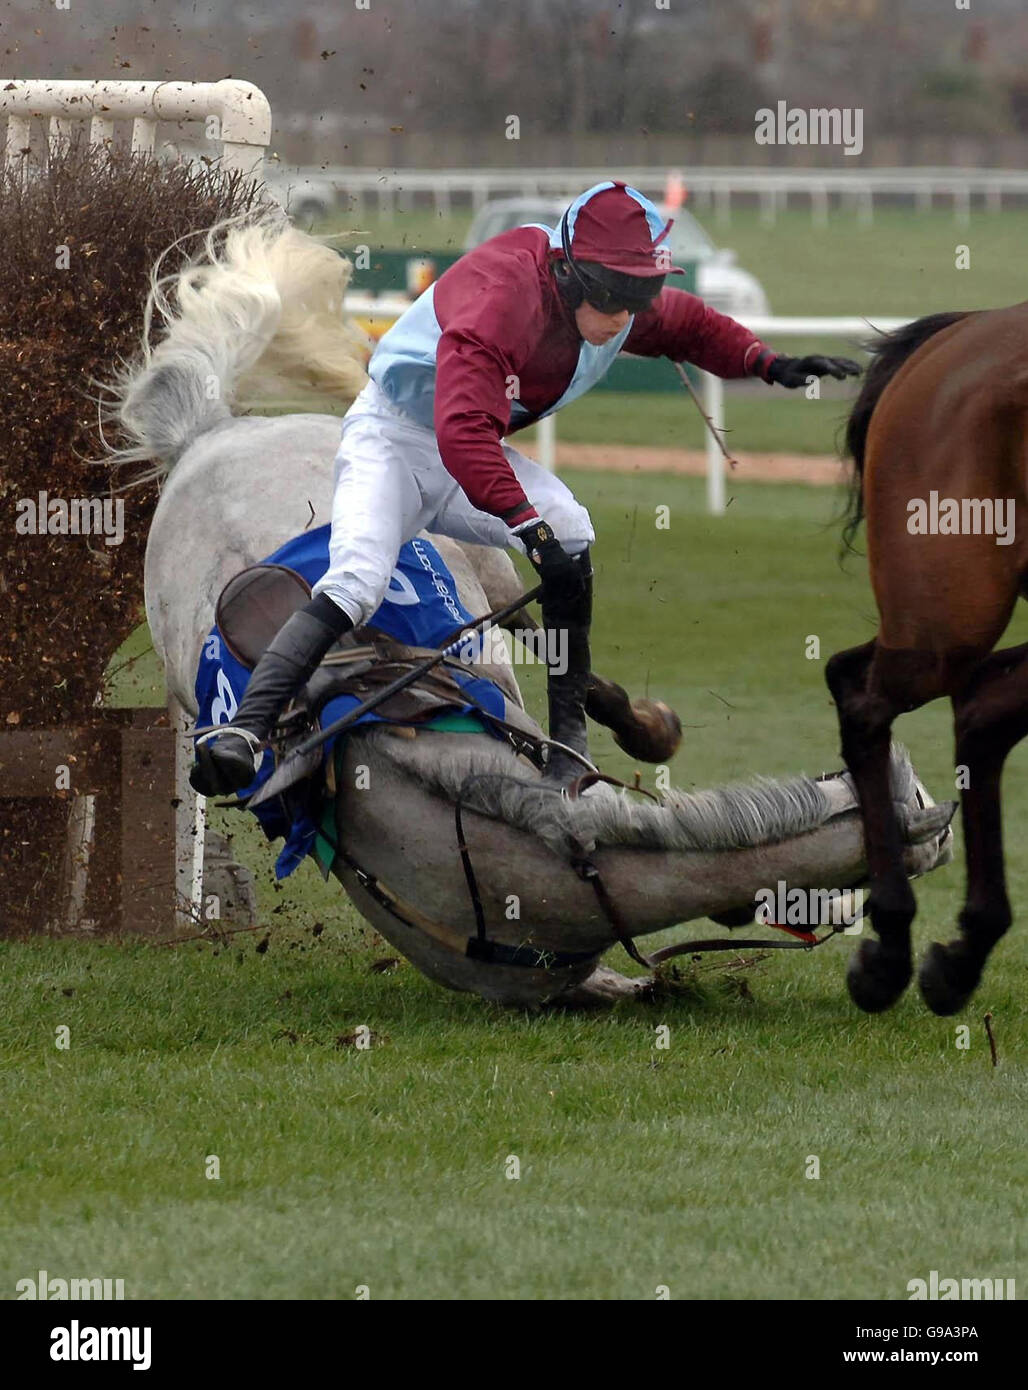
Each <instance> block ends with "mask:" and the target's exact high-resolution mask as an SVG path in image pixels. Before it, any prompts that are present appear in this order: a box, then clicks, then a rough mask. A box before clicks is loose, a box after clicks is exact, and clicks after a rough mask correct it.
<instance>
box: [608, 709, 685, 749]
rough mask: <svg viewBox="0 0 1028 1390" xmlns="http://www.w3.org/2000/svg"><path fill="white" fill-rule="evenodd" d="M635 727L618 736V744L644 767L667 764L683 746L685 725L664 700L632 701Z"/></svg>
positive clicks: (616, 736) (616, 741)
mask: <svg viewBox="0 0 1028 1390" xmlns="http://www.w3.org/2000/svg"><path fill="white" fill-rule="evenodd" d="M632 713H633V714H634V715H635V720H636V723H635V727H633V728H631V729H627V730H625V731H623V732H621V733H618V734H615V736H614V742H615V743H616V744H617V745H618V747H619V748H623V749H624V750H625V752H626V753H627V754H628V755H629V757H632V758H639V759H640V760H641V761H642V762H644V763H666V762H670V760H671V759H672V758H673V757H674V756H675V754H676V753H677V752H678V747H679V744H680V743H681V742H682V721H681V720H680V719H679V717H678V715H677V714H676V713H675V712H674V710H673V709H672V708H671V706H670V705H665V703H664V701H663V700H648V699H646V698H645V697H644V698H643V699H641V700H633V701H632Z"/></svg>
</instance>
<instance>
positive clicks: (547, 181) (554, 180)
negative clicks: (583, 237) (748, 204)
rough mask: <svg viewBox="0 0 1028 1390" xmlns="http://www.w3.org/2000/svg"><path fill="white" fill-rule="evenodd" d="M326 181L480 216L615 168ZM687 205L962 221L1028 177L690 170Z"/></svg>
mask: <svg viewBox="0 0 1028 1390" xmlns="http://www.w3.org/2000/svg"><path fill="white" fill-rule="evenodd" d="M301 172H302V173H304V174H310V175H311V176H312V177H314V176H317V177H319V178H325V179H328V180H329V182H331V183H332V184H333V185H334V186H335V187H336V189H337V192H339V193H343V194H346V195H349V196H353V195H360V196H361V197H368V196H373V197H374V198H375V199H377V202H378V206H379V211H380V212H381V214H382V215H383V216H384V217H386V218H391V217H392V216H393V215H394V214H395V212H396V210H397V207H400V208H401V209H402V208H404V207H405V206H407V205H408V204H409V201H410V199H411V197H412V195H414V194H419V193H420V194H422V195H425V196H429V197H431V198H432V201H433V205H434V207H435V210H436V212H437V213H440V214H443V215H447V216H448V215H449V214H450V212H451V211H452V203H453V199H454V198H455V197H457V196H460V197H461V199H462V200H464V201H468V202H470V204H471V206H472V208H473V209H474V210H475V211H476V212H477V211H478V209H479V208H480V207H482V206H483V204H485V203H486V202H488V201H489V199H490V198H499V197H525V198H531V197H536V196H547V195H548V196H553V197H563V196H565V195H569V194H573V193H578V192H581V191H582V189H584V188H590V187H591V186H592V185H593V184H594V183H600V182H602V181H603V180H604V179H609V178H610V177H611V171H610V168H609V166H608V167H604V168H596V169H589V168H580V169H574V168H570V169H552V168H551V169H520V168H511V169H378V168H374V169H370V168H369V169H354V168H352V167H349V168H348V167H342V166H340V167H335V168H333V167H328V168H322V167H320V166H318V167H317V168H311V169H305V170H302V171H301ZM682 174H683V178H684V181H685V184H686V187H687V189H688V191H689V197H690V205H694V206H698V207H699V208H700V209H701V210H702V209H704V208H709V207H711V206H712V207H713V209H714V213H715V217H716V220H717V221H718V222H720V223H721V224H722V225H725V224H727V223H728V222H729V221H730V220H731V214H732V199H733V198H734V197H737V196H741V195H749V196H751V197H756V198H757V199H758V201H759V204H760V214H761V219H762V220H763V221H764V222H765V223H767V224H769V225H770V224H773V223H774V221H775V219H776V217H777V216H778V213H779V212H780V211H781V210H782V209H783V208H784V207H785V206H786V205H787V202H788V199H789V198H800V199H805V200H806V201H807V203H808V205H809V208H810V215H811V218H812V220H813V221H814V223H815V225H820V224H823V223H824V222H826V221H827V218H828V210H829V204H830V200H831V198H832V197H836V198H840V199H842V200H844V201H845V202H846V203H848V204H850V205H852V206H853V207H854V208H855V209H856V210H857V213H858V216H859V217H860V219H861V221H862V222H864V223H870V222H872V221H873V219H874V206H875V199H876V198H881V197H890V198H896V197H903V198H907V199H910V200H911V201H912V202H913V204H914V206H915V208H916V209H917V210H918V211H925V210H927V209H928V208H929V207H931V206H932V203H933V201H934V200H935V199H936V198H944V199H948V200H949V202H950V204H951V206H952V208H953V213H954V216H955V218H956V220H957V222H958V223H960V224H965V223H966V222H967V221H968V219H969V217H970V213H971V201H972V199H973V198H978V199H980V200H981V201H982V203H983V205H984V206H985V207H986V208H987V209H988V210H989V211H991V212H998V211H999V210H1000V209H1001V207H1002V205H1003V199H1004V197H1007V196H1012V197H1022V198H1024V197H1028V173H1025V172H1022V171H1020V170H1018V169H960V168H947V167H945V166H940V167H926V168H910V169H875V168H862V169H764V168H711V167H695V168H692V167H685V168H684V169H683V170H682ZM617 176H618V177H619V178H623V179H625V181H626V182H627V183H630V184H632V185H633V187H635V188H638V189H639V190H640V192H642V193H645V194H647V195H649V196H650V197H654V198H658V199H659V198H660V197H661V196H662V195H663V192H664V189H665V186H666V183H667V176H668V170H667V167H666V166H661V167H659V168H635V169H620V168H619V169H618V170H617Z"/></svg>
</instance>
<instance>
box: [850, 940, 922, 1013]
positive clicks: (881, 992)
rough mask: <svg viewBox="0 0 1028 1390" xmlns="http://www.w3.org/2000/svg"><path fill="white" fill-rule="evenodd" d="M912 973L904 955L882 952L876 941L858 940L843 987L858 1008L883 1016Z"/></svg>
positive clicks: (908, 957) (901, 991) (911, 966)
mask: <svg viewBox="0 0 1028 1390" xmlns="http://www.w3.org/2000/svg"><path fill="white" fill-rule="evenodd" d="M913 973H914V971H913V965H912V964H911V960H910V953H909V951H908V952H907V953H906V955H897V954H896V953H894V952H886V951H885V949H884V948H883V946H882V943H881V942H880V941H862V942H861V943H860V949H859V950H858V951H857V952H856V953H855V954H854V956H853V959H852V960H851V961H850V967H849V970H847V972H846V988H847V989H848V990H849V992H850V998H851V999H852V1000H853V1002H854V1004H856V1006H857V1008H858V1009H863V1011H864V1013H866V1014H880V1013H884V1012H885V1010H886V1009H891V1008H892V1006H893V1004H895V1002H896V1000H897V999H898V998H899V997H900V995H901V994H902V993H903V991H904V990H905V989H906V987H907V985H908V984H909V983H910V977H911V975H912V974H913Z"/></svg>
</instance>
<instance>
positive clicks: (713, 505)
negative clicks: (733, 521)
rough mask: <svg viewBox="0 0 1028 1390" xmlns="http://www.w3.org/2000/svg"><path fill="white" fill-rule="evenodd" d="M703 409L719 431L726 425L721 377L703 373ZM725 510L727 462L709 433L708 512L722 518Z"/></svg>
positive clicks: (708, 432) (723, 389)
mask: <svg viewBox="0 0 1028 1390" xmlns="http://www.w3.org/2000/svg"><path fill="white" fill-rule="evenodd" d="M703 409H704V410H705V411H706V413H707V417H708V419H709V420H710V423H711V424H712V425H713V426H714V427H715V429H717V430H719V431H720V430H721V429H723V428H724V423H725V388H724V383H723V382H722V380H721V378H720V377H719V376H713V375H712V374H711V373H710V372H704V373H703ZM724 510H725V461H724V458H723V457H722V454H721V450H720V449H719V448H718V446H717V440H716V439H715V438H714V437H713V435H712V434H711V433H710V431H709V430H708V431H707V511H708V512H710V514H711V516H721V515H722V513H723V512H724Z"/></svg>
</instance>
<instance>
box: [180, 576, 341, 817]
mask: <svg viewBox="0 0 1028 1390" xmlns="http://www.w3.org/2000/svg"><path fill="white" fill-rule="evenodd" d="M352 627H353V623H352V622H351V620H350V618H349V617H348V616H347V615H346V614H345V613H344V612H343V611H342V609H341V608H339V607H337V605H336V604H334V603H333V602H332V600H331V599H329V598H326V596H325V595H324V594H319V595H318V597H317V598H314V599H312V600H311V601H310V603H308V604H307V605H306V607H304V608H301V609H299V610H298V611H297V612H296V613H294V614H293V615H292V616H291V617H290V618H288V619H287V620H286V621H285V623H283V625H282V627H281V628H280V629H279V631H278V633H277V634H276V636H275V637H274V638H273V639H272V642H271V645H270V646H269V647H268V648H267V650H266V651H265V653H264V655H263V656H262V657H261V659H260V661H258V663H257V665H256V666H255V667H254V670H253V675H252V676H251V677H250V680H249V684H248V685H247V687H246V693H245V694H244V696H243V699H242V702H241V704H240V706H239V709H238V710H237V711H236V715H235V718H234V719H233V721H232V723H231V724H227V725H226V726H225V730H224V732H223V733H219V734H218V735H217V737H216V738H212V739H208V740H207V741H206V742H204V743H201V744H200V746H199V747H198V748H197V750H196V762H195V763H194V764H193V767H192V771H191V772H190V774H189V781H190V783H191V785H192V786H193V787H194V788H195V790H196V791H198V792H200V793H201V794H202V795H203V796H225V795H227V794H228V793H229V792H235V791H239V790H240V789H241V788H243V787H246V786H249V784H250V783H251V782H252V781H253V779H254V776H255V775H256V766H255V765H256V761H257V759H256V752H257V746H258V745H259V744H261V743H263V742H264V740H265V739H266V738H267V737H268V735H269V734H270V733H271V731H272V729H273V728H274V727H275V724H276V722H277V720H278V717H279V714H280V713H281V712H282V710H283V709H284V708H285V706H286V705H287V704H288V702H289V701H290V700H291V699H292V697H293V696H294V695H296V694H297V692H298V691H300V690H301V689H302V688H303V686H304V685H306V683H307V681H309V680H310V678H311V676H312V675H313V674H314V672H315V671H316V670H317V669H318V666H319V665H320V663H321V659H322V657H323V656H324V655H325V653H326V652H327V651H328V649H329V647H331V646H332V644H333V643H334V642H335V641H337V640H338V639H339V638H340V637H342V635H343V634H344V633H345V632H349V631H350V629H351V628H352ZM237 730H238V731H239V732H237Z"/></svg>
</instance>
